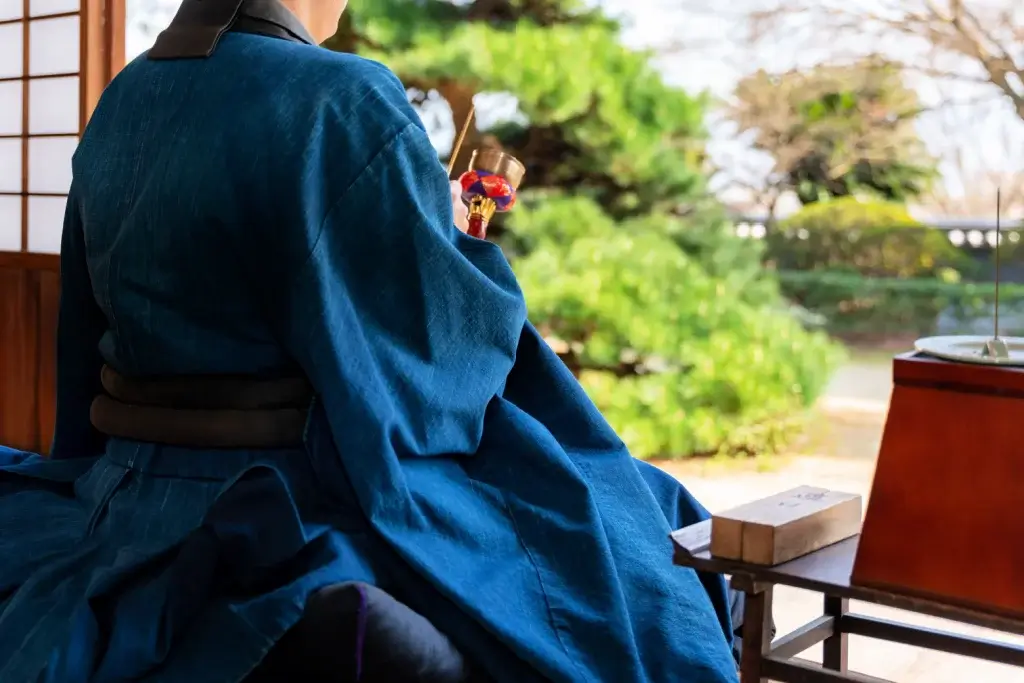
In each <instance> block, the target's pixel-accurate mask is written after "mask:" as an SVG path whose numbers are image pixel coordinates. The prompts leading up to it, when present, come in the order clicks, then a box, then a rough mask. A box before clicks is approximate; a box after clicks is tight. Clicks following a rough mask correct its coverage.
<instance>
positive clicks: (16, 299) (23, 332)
mask: <svg viewBox="0 0 1024 683" xmlns="http://www.w3.org/2000/svg"><path fill="white" fill-rule="evenodd" d="M39 303H40V290H39V272H38V271H33V270H29V269H26V268H12V267H3V266H0V443H3V444H4V445H7V446H11V447H13V448H20V449H22V450H28V451H38V450H40V449H42V447H43V445H44V442H46V443H45V445H46V446H47V448H48V447H49V443H48V442H49V438H50V437H49V436H47V437H46V438H45V439H43V438H42V436H41V433H40V417H39V416H40V405H39V400H38V399H39V386H40V384H39V376H40V368H41V366H42V365H44V364H45V363H41V362H40V361H41V360H43V359H42V358H41V355H40V346H39V331H40V325H39V322H40V312H41V310H40V305H39ZM51 365H52V363H51Z"/></svg>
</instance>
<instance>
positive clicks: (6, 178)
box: [0, 138, 23, 194]
mask: <svg viewBox="0 0 1024 683" xmlns="http://www.w3.org/2000/svg"><path fill="white" fill-rule="evenodd" d="M22 148H23V144H22V141H21V139H20V138H0V192H7V193H10V194H21V186H22V182H23V181H22V177H21V176H22V171H21V154H22Z"/></svg>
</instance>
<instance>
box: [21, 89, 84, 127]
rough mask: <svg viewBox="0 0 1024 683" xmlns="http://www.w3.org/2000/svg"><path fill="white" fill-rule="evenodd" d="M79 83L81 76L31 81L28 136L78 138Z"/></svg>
mask: <svg viewBox="0 0 1024 683" xmlns="http://www.w3.org/2000/svg"><path fill="white" fill-rule="evenodd" d="M79 80H80V79H79V78H78V76H62V77H60V78H33V79H30V80H29V82H28V133H29V135H69V134H76V135H77V134H78V126H79V116H78V106H79V102H80V101H81V100H80V97H79V89H78V84H79Z"/></svg>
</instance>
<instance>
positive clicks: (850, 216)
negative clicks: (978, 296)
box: [765, 197, 969, 279]
mask: <svg viewBox="0 0 1024 683" xmlns="http://www.w3.org/2000/svg"><path fill="white" fill-rule="evenodd" d="M765 241H766V245H767V254H768V259H769V260H770V261H772V262H773V263H774V264H775V267H776V268H778V269H779V270H804V271H808V270H836V269H845V270H851V271H853V272H857V273H860V274H861V275H873V276H878V277H938V276H942V277H946V278H947V279H948V278H949V277H951V276H954V275H955V272H956V269H957V268H968V267H969V264H968V262H967V260H966V259H965V257H964V256H963V254H962V252H960V250H958V249H957V248H956V247H954V246H953V245H951V244H950V243H949V240H948V239H946V236H945V235H944V234H943V233H942V232H941V231H939V230H934V229H932V228H930V227H927V226H925V225H923V224H921V223H920V222H918V221H917V220H915V219H914V218H912V217H911V216H910V214H909V213H907V210H906V209H905V208H904V207H903V206H901V205H899V204H894V203H889V202H869V201H861V200H859V199H856V198H854V197H844V198H842V199H835V200H832V201H828V202H821V203H817V204H811V205H809V206H805V207H804V208H803V209H801V210H800V211H798V212H797V213H795V214H794V215H792V216H790V217H789V218H787V219H786V220H784V221H782V222H780V223H779V224H778V226H776V227H775V229H773V230H771V231H770V232H769V234H768V236H767V238H766V240H765Z"/></svg>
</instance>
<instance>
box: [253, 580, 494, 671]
mask: <svg viewBox="0 0 1024 683" xmlns="http://www.w3.org/2000/svg"><path fill="white" fill-rule="evenodd" d="M488 680H489V679H488V678H487V677H485V676H484V675H483V674H481V673H479V672H478V671H476V670H475V669H474V667H473V666H472V665H471V664H470V663H469V662H468V661H467V660H466V659H465V658H464V657H463V656H462V654H461V653H459V651H458V650H456V649H455V646H454V645H452V643H451V641H449V640H448V638H447V637H446V636H445V635H444V634H442V633H441V632H440V631H438V630H437V629H436V628H434V627H433V625H431V624H430V622H429V621H427V620H426V619H425V618H423V617H422V616H420V615H419V614H416V613H415V612H413V611H412V610H411V609H409V608H408V607H406V606H405V605H403V604H401V603H400V602H398V601H397V600H395V599H394V598H392V597H391V596H390V595H388V594H387V593H385V592H384V591H382V590H380V589H378V588H375V587H373V586H369V585H366V584H360V583H347V584H339V585H337V586H331V587H329V588H325V589H323V590H321V591H319V592H318V593H316V594H315V595H313V596H312V597H311V598H310V600H309V603H308V604H307V606H306V612H305V614H304V615H303V617H302V619H301V620H300V621H299V623H298V624H297V625H296V626H295V627H294V628H293V629H292V630H290V631H289V632H288V633H286V634H285V635H284V637H283V638H282V639H281V640H280V642H278V644H277V645H276V646H274V648H273V649H272V650H271V651H270V652H269V653H268V654H267V657H266V658H265V659H264V660H263V662H261V663H260V665H259V666H258V667H257V668H256V669H255V670H254V671H253V672H252V673H251V674H250V675H249V676H248V677H247V678H246V679H245V683H299V682H301V683H357V682H358V683H384V682H387V683H487V681H488Z"/></svg>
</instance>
